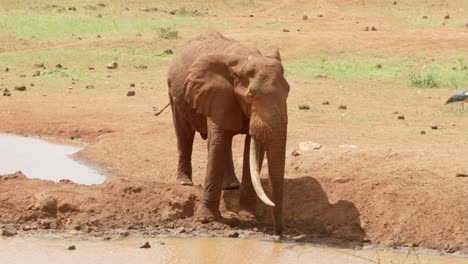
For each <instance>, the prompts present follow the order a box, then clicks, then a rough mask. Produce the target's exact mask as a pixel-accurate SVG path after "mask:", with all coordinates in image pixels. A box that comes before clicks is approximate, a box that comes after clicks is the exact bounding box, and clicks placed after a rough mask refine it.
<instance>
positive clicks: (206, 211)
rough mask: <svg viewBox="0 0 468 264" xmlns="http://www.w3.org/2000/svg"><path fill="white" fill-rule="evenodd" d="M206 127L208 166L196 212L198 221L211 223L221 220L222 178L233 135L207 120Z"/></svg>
mask: <svg viewBox="0 0 468 264" xmlns="http://www.w3.org/2000/svg"><path fill="white" fill-rule="evenodd" d="M207 125H208V164H207V167H206V178H205V184H204V187H203V189H204V190H203V191H204V192H203V201H202V203H201V206H200V207H199V209H198V210H197V214H196V217H197V218H198V219H199V220H200V221H202V222H203V221H212V220H215V219H217V218H221V213H220V211H219V203H220V199H221V191H222V187H223V177H224V172H225V168H226V163H227V160H228V158H229V151H230V144H231V141H232V136H233V134H232V133H230V132H226V131H223V130H222V129H220V128H219V127H218V126H217V125H216V124H214V123H213V122H212V121H211V120H210V119H209V118H208V120H207Z"/></svg>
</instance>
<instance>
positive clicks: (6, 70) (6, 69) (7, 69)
mask: <svg viewBox="0 0 468 264" xmlns="http://www.w3.org/2000/svg"><path fill="white" fill-rule="evenodd" d="M467 26H468V24H467ZM9 71H10V68H8V67H6V68H5V72H9Z"/></svg>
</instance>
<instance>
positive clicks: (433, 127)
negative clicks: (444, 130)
mask: <svg viewBox="0 0 468 264" xmlns="http://www.w3.org/2000/svg"><path fill="white" fill-rule="evenodd" d="M431 129H433V130H437V129H439V126H431Z"/></svg>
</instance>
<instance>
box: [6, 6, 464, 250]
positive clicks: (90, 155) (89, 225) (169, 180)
mask: <svg viewBox="0 0 468 264" xmlns="http://www.w3.org/2000/svg"><path fill="white" fill-rule="evenodd" d="M308 2H309V1H284V2H282V3H279V4H278V3H274V4H271V6H266V7H264V8H263V7H262V8H258V9H255V8H254V9H249V11H245V13H242V14H241V15H239V14H236V15H232V17H231V19H232V20H233V21H236V23H238V26H237V27H233V28H231V29H229V30H226V31H225V32H223V33H225V34H226V35H227V36H230V37H233V38H236V39H238V40H242V41H248V42H252V43H254V44H256V45H257V46H259V47H260V48H261V49H262V50H263V51H265V52H268V51H269V50H271V48H272V47H275V46H277V47H280V48H281V51H282V53H283V55H285V58H288V56H294V55H300V54H304V53H307V56H309V57H314V56H318V55H320V54H322V53H325V54H326V53H327V52H331V51H329V50H327V49H326V47H338V46H342V45H346V46H349V54H350V55H359V54H362V53H363V52H364V54H367V53H369V54H373V53H378V54H380V55H382V56H392V55H399V56H402V57H404V56H408V55H409V54H412V53H414V52H416V51H418V52H430V53H431V54H433V55H434V56H438V55H440V54H446V53H454V52H464V54H466V52H468V46H467V45H466V43H468V28H464V27H448V28H441V27H416V26H413V25H407V24H402V23H400V21H399V18H398V17H395V16H394V15H393V13H388V12H382V13H379V12H378V10H381V9H383V8H400V9H402V10H406V11H407V12H406V13H405V14H406V15H408V16H415V17H416V16H418V17H419V16H420V15H421V14H423V11H420V12H417V11H414V10H418V8H419V10H424V12H425V13H427V14H430V15H433V16H436V15H437V16H443V15H445V14H446V13H447V12H449V11H451V12H450V13H451V14H452V17H457V16H458V18H460V19H462V18H464V19H468V18H467V17H466V10H468V6H466V4H463V1H458V2H457V1H450V3H448V2H447V3H445V4H443V5H442V4H441V6H431V5H430V4H428V3H426V2H425V1H415V3H414V4H403V3H402V4H398V6H397V7H393V5H392V4H391V3H390V2H393V1H385V2H389V3H390V4H389V3H385V4H384V3H382V1H351V2H352V3H350V4H347V5H341V4H338V3H335V4H330V3H325V2H327V1H315V2H314V3H313V4H310V3H308ZM332 2H333V1H332ZM337 2H339V1H337ZM364 2H365V4H364ZM416 2H417V3H416ZM463 8H465V9H463ZM281 10H288V15H284V16H283V17H281V15H278V14H281ZM303 10H308V13H310V19H309V20H308V22H307V23H311V25H312V26H308V27H306V29H305V30H302V31H300V32H289V33H284V32H281V29H279V30H276V29H275V30H273V29H264V30H260V29H253V28H251V27H249V26H248V25H249V24H251V23H254V22H262V21H263V22H265V21H270V20H272V19H273V18H275V17H280V18H281V19H283V21H287V22H288V23H290V24H288V25H296V24H297V25H298V27H299V26H301V25H302V24H301V23H303V22H302V14H303V13H304V12H303ZM309 10H318V11H317V12H312V11H309ZM408 10H413V11H411V12H410V11H408ZM463 10H465V11H463ZM463 12H465V15H464V16H463ZM315 13H323V14H325V15H324V18H323V19H320V18H316V17H315V16H316V14H315ZM250 14H253V15H254V17H249V15H250ZM356 21H359V24H357V23H356ZM467 22H468V20H467ZM364 25H375V26H376V27H377V28H378V29H379V30H378V31H377V32H364V31H362V27H363V26H364ZM292 30H293V29H292ZM292 30H291V31H292ZM194 34H195V33H194ZM187 37H188V36H187ZM23 44H24V43H23ZM25 45H26V47H24V46H23V47H18V46H16V45H12V46H14V48H13V49H20V48H26V49H35V48H38V47H37V46H34V45H30V46H28V45H27V44H25ZM48 45H49V47H47V48H54V47H53V46H54V44H53V43H52V44H50V43H49V44H48ZM60 45H63V43H62V44H60ZM69 45H81V46H84V47H86V46H87V45H89V46H92V45H94V44H93V43H87V42H85V43H78V44H76V43H69ZM102 45H105V43H104V44H102ZM347 52H348V51H347ZM366 52H367V53H366ZM285 63H287V59H286V60H285ZM164 71H165V70H164V69H159V70H158V71H157V72H156V73H152V72H146V73H142V74H140V75H138V73H134V72H130V73H129V74H128V75H127V74H126V72H125V71H123V70H122V71H121V72H118V73H113V76H114V78H109V81H108V82H109V84H108V85H109V86H115V87H118V88H117V89H114V90H109V89H107V90H104V91H102V92H99V91H97V92H95V93H91V94H85V93H76V92H71V93H66V92H47V94H43V93H38V92H33V91H28V92H23V93H21V92H16V91H13V96H11V97H0V115H1V122H0V132H8V133H16V134H25V135H47V136H56V137H63V138H70V137H74V138H80V139H83V140H85V141H87V142H88V143H89V145H88V147H87V148H86V149H84V150H83V151H82V152H80V153H79V154H78V158H79V159H81V160H83V161H85V162H87V163H88V164H90V165H93V166H97V168H99V169H100V170H101V171H103V172H104V173H106V174H107V175H108V176H109V179H108V180H107V181H106V182H105V183H104V184H102V185H99V186H82V185H77V184H74V183H70V182H62V183H53V182H48V181H42V180H31V179H27V178H26V177H24V175H22V174H20V173H17V174H14V175H5V176H1V177H0V205H1V207H0V224H1V225H3V226H4V228H5V229H7V228H11V227H13V228H16V229H17V230H18V231H19V232H31V231H29V230H30V229H38V230H58V231H60V232H83V233H85V234H90V235H104V236H107V235H108V234H109V233H111V234H123V235H128V232H131V233H132V232H133V233H138V234H172V235H174V234H177V233H182V234H193V235H203V234H205V235H206V234H209V235H227V234H228V233H229V232H230V231H231V230H237V229H239V230H241V232H245V233H248V234H252V235H255V234H257V235H262V233H263V232H266V233H267V234H268V233H269V232H270V224H269V221H270V220H269V218H268V217H267V216H268V212H267V209H265V210H264V211H265V212H264V215H263V216H259V218H258V219H255V220H252V219H242V218H240V217H238V216H237V215H236V214H235V209H236V204H235V198H236V195H237V193H236V192H229V193H225V195H224V199H225V203H223V206H224V207H223V215H224V216H225V217H226V221H225V223H220V224H208V225H202V224H199V223H194V222H192V220H191V217H192V216H193V212H194V210H195V209H196V207H197V204H198V201H199V199H200V197H201V188H200V186H199V185H200V184H201V182H202V179H203V175H204V167H205V164H206V147H205V142H204V141H203V140H201V138H200V137H197V139H196V142H195V151H194V155H193V164H194V166H193V167H194V181H195V184H196V185H197V186H195V187H181V186H177V185H174V184H173V179H174V178H175V168H176V147H175V146H176V141H175V137H174V133H173V127H172V119H171V113H170V111H165V112H164V113H163V114H161V115H160V116H154V111H153V107H159V108H160V107H162V106H164V105H165V104H166V103H167V97H166V89H167V88H166V87H165V79H164ZM0 74H1V75H0V76H1V77H2V81H3V82H4V85H7V84H9V83H10V85H11V84H12V83H13V82H14V81H15V80H16V79H17V77H15V76H16V75H17V73H15V74H16V75H15V76H13V75H12V73H4V72H1V73H0ZM136 78H138V82H142V83H144V85H141V86H145V87H141V86H140V85H139V86H138V87H137V88H136V90H137V96H135V97H126V96H125V93H126V91H127V87H128V84H129V83H131V82H135V79H136ZM288 81H289V82H290V84H291V94H290V98H289V106H290V112H289V117H290V119H289V120H290V121H289V135H288V156H287V161H286V165H287V166H286V190H285V210H286V212H285V217H286V225H287V235H291V236H295V235H299V234H305V235H306V236H307V237H309V238H312V237H317V236H320V237H326V238H337V239H345V240H351V241H357V242H369V243H373V244H382V245H387V246H404V245H413V246H419V247H427V248H435V249H441V250H445V251H448V252H454V251H462V252H465V253H468V235H467V234H468V178H466V177H456V175H457V173H464V172H467V170H468V168H467V165H466V164H467V163H466V157H467V156H468V150H467V148H466V146H467V144H468V138H467V137H466V131H467V130H468V119H467V115H466V114H465V113H463V112H459V111H458V108H457V107H456V106H446V107H444V106H443V103H444V102H445V100H446V98H447V97H448V96H449V95H451V93H452V92H453V89H449V88H440V89H417V88H408V86H407V84H406V83H403V82H401V81H399V80H392V79H373V78H370V79H339V78H314V77H301V76H295V75H291V76H288ZM38 85H39V86H40V85H42V86H45V85H48V84H47V83H39V84H37V85H36V86H38ZM51 85H55V84H51ZM124 85H125V87H123V86H124ZM32 89H34V88H32ZM30 90H31V89H30ZM323 101H329V102H330V103H329V104H328V105H322V102H323ZM304 102H308V103H311V104H312V105H313V106H314V107H313V108H312V109H311V110H309V111H300V110H298V109H297V105H298V104H300V103H304ZM339 105H346V106H347V109H346V110H341V109H338V106H339ZM396 112H398V113H396ZM398 115H404V116H405V119H404V120H399V119H397V116H398ZM431 126H437V129H431ZM423 130H424V131H425V132H426V133H425V134H421V131H423ZM242 140H243V137H242V136H238V137H236V139H235V144H234V146H235V153H234V156H235V164H236V169H237V171H240V166H241V163H242V161H241V157H242V156H241V151H242V149H241V146H242V145H243V144H241V142H242ZM304 141H313V142H317V143H320V144H321V145H322V148H321V149H319V150H312V151H308V152H305V153H303V154H302V155H300V156H296V157H295V156H293V155H290V153H292V151H293V150H294V149H296V148H298V144H299V143H300V142H304ZM349 145H353V146H349ZM264 184H265V185H264V186H266V185H268V183H267V181H265V182H264ZM228 208H229V209H230V210H228ZM265 216H266V217H265ZM181 227H183V228H182V229H183V230H182V229H181ZM23 230H26V231H23Z"/></svg>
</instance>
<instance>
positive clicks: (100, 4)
mask: <svg viewBox="0 0 468 264" xmlns="http://www.w3.org/2000/svg"><path fill="white" fill-rule="evenodd" d="M98 6H100V7H106V4H104V3H99V4H98Z"/></svg>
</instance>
